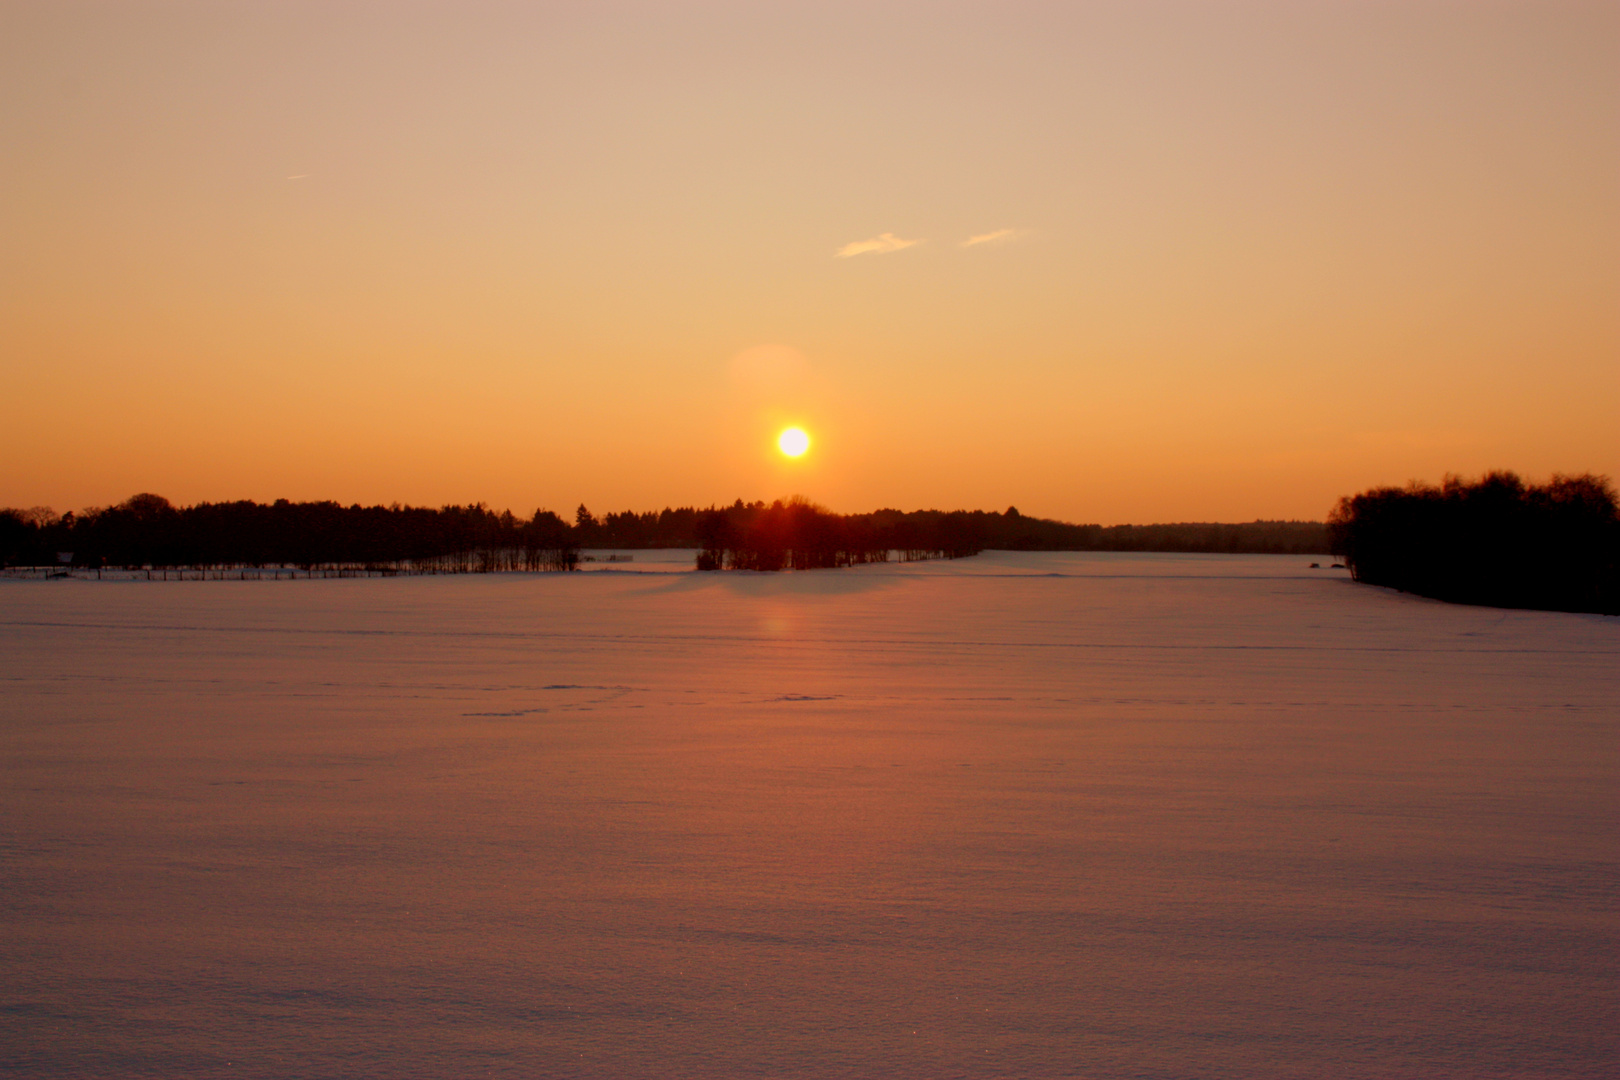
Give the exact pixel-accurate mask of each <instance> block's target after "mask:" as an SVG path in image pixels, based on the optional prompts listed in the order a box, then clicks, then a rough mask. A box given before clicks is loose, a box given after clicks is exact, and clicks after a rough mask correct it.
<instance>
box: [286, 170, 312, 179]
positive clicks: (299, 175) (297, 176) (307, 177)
mask: <svg viewBox="0 0 1620 1080" xmlns="http://www.w3.org/2000/svg"><path fill="white" fill-rule="evenodd" d="M309 176H310V174H309V173H307V172H301V173H299V174H298V175H296V176H289V177H287V179H289V180H308V179H309Z"/></svg>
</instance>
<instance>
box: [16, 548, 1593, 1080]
mask: <svg viewBox="0 0 1620 1080" xmlns="http://www.w3.org/2000/svg"><path fill="white" fill-rule="evenodd" d="M1308 562H1309V560H1308V559H1305V558H1297V557H1268V556H1194V555H1181V556H1178V555H1112V554H1073V555H1068V554H1040V555H1012V554H1001V553H989V554H986V555H983V556H980V557H978V558H974V559H967V560H961V561H957V562H939V563H918V564H910V565H879V566H865V567H858V568H854V569H849V570H837V571H817V572H811V573H801V574H784V575H747V574H718V575H717V574H710V575H699V574H693V573H687V572H684V571H685V570H686V568H687V567H689V566H690V565H691V559H690V553H675V554H670V555H662V554H660V553H649V552H637V553H635V562H633V563H628V564H626V563H615V564H603V563H593V564H586V566H587V572H585V573H579V574H573V575H490V576H467V577H420V578H395V579H373V580H344V581H340V580H332V581H302V580H300V581H296V582H289V581H281V582H268V581H267V582H183V583H181V582H168V583H163V582H153V583H146V582H93V581H88V582H87V581H71V580H69V581H5V582H0V680H3V681H0V686H3V687H4V691H3V695H0V988H3V993H0V1071H3V1070H8V1069H9V1070H12V1071H14V1072H16V1073H18V1074H20V1075H25V1076H75V1077H80V1076H148V1075H150V1076H186V1077H223V1076H233V1077H266V1078H268V1077H325V1076H331V1077H339V1076H341V1077H367V1076H379V1077H405V1076H411V1077H416V1076H421V1077H464V1076H483V1075H494V1076H505V1077H530V1076H539V1077H574V1076H579V1077H600V1078H627V1080H633V1078H654V1077H692V1078H698V1077H703V1078H710V1077H713V1078H721V1077H824V1076H825V1077H845V1076H848V1077H883V1078H893V1080H900V1078H912V1077H916V1078H943V1077H1059V1076H1076V1077H1094V1078H1104V1077H1163V1078H1182V1077H1232V1078H1238V1077H1242V1078H1267V1077H1384V1078H1392V1077H1410V1078H1418V1077H1422V1078H1429V1077H1439V1076H1447V1077H1497V1076H1502V1077H1506V1076H1514V1077H1570V1076H1584V1077H1598V1076H1614V1075H1616V1073H1617V1072H1620V1039H1617V1034H1616V1033H1617V1032H1620V1024H1617V1023H1616V1017H1617V1016H1620V993H1617V979H1616V957H1617V956H1620V947H1617V946H1620V941H1617V937H1620V935H1617V933H1616V931H1617V919H1616V911H1615V898H1616V895H1617V885H1620V873H1617V864H1620V843H1617V839H1620V837H1617V830H1616V824H1617V817H1616V810H1617V786H1616V781H1617V778H1620V777H1617V773H1620V769H1617V764H1620V759H1617V748H1620V741H1617V735H1620V619H1613V618H1603V617H1598V616H1582V615H1563V614H1547V613H1537V612H1514V611H1501V610H1495V609H1488V608H1467V607H1453V606H1448V605H1444V604H1440V603H1435V602H1431V601H1426V600H1421V599H1415V598H1412V597H1408V596H1402V595H1399V594H1395V593H1390V592H1386V591H1384V590H1380V589H1374V588H1369V587H1364V586H1357V585H1354V584H1351V583H1350V582H1349V581H1347V580H1346V579H1345V577H1344V574H1343V571H1334V570H1327V569H1323V570H1309V569H1307V568H1306V564H1307V563H1308Z"/></svg>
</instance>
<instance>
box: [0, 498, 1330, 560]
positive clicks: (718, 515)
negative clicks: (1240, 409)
mask: <svg viewBox="0 0 1620 1080" xmlns="http://www.w3.org/2000/svg"><path fill="white" fill-rule="evenodd" d="M581 548H696V549H699V550H700V551H701V554H700V555H699V556H698V565H699V567H700V568H704V569H749V570H781V569H810V568H814V567H831V566H848V565H852V564H856V563H866V562H886V561H888V560H889V559H891V558H898V559H902V560H910V559H924V558H954V557H959V556H963V555H973V554H976V553H978V552H980V551H983V550H986V549H989V548H997V549H1005V550H1014V551H1179V552H1225V553H1265V554H1294V555H1305V554H1325V553H1326V552H1327V550H1328V536H1327V530H1326V526H1324V525H1323V524H1321V523H1319V522H1308V521H1255V522H1250V523H1248V524H1237V525H1223V524H1213V523H1210V524H1177V525H1113V526H1102V525H1071V524H1066V523H1064V522H1060V521H1050V520H1047V519H1045V518H1035V517H1027V516H1025V515H1023V514H1020V513H1019V512H1018V510H1017V508H1015V507H1009V508H1008V509H1007V510H1006V511H1005V512H1002V513H997V512H994V511H988V512H987V511H983V510H974V511H965V510H955V511H949V512H945V511H938V510H915V511H910V512H904V511H900V510H879V511H876V512H874V513H870V514H834V513H831V512H830V511H827V510H825V509H823V508H821V507H818V506H814V505H812V504H810V503H807V502H804V501H803V500H790V501H788V502H781V501H777V502H774V503H770V504H766V503H764V502H753V503H745V502H743V501H742V500H741V499H739V500H737V501H736V502H735V503H733V504H732V505H731V506H727V507H710V508H708V509H702V510H700V509H697V508H695V507H683V508H680V509H665V510H662V511H656V512H649V513H636V512H634V511H626V512H624V513H616V514H607V515H605V516H604V517H600V518H599V517H597V516H595V515H593V514H592V513H591V512H590V511H589V510H587V509H586V508H585V507H584V506H581V507H579V508H578V509H577V510H576V511H575V513H574V520H573V522H572V523H569V522H567V521H565V520H563V519H562V518H561V517H560V516H559V515H557V514H555V513H553V512H551V511H549V510H537V511H535V513H534V514H533V516H531V517H528V518H519V517H516V516H514V515H513V514H512V513H511V512H510V511H503V512H496V511H494V510H491V509H489V508H488V507H486V506H483V505H481V504H480V505H473V506H444V507H440V508H438V509H433V508H430V507H411V506H399V505H394V506H360V505H353V506H342V505H340V504H338V503H335V502H315V503H293V502H288V501H287V500H285V499H282V500H278V501H276V502H274V503H267V504H261V503H255V502H247V501H242V502H230V503H198V504H197V505H195V506H185V507H176V506H174V505H172V504H171V503H170V502H169V501H168V500H167V499H165V498H163V497H162V496H159V495H151V494H142V495H136V496H134V497H133V498H130V499H128V500H127V501H125V502H123V503H120V504H118V505H117V506H113V507H108V508H106V509H91V510H85V511H83V512H81V513H78V514H72V513H69V514H63V515H61V516H60V517H58V516H57V515H55V514H53V513H52V512H50V511H49V510H45V509H42V508H35V509H31V510H0V565H5V566H63V565H67V566H73V567H81V568H87V567H153V568H159V567H171V568H182V567H184V568H199V569H208V568H221V567H241V566H249V567H264V566H287V567H299V568H302V569H305V570H309V569H314V568H327V567H343V566H351V567H367V568H371V569H374V570H380V571H390V572H404V573H475V572H488V571H497V570H569V569H573V568H575V567H576V566H577V565H578V562H579V551H580V549H581Z"/></svg>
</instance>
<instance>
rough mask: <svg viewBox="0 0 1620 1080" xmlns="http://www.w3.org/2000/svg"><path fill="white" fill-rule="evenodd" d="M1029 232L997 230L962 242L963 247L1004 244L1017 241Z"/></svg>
mask: <svg viewBox="0 0 1620 1080" xmlns="http://www.w3.org/2000/svg"><path fill="white" fill-rule="evenodd" d="M1027 232H1029V230H1028V229H997V230H996V231H995V232H987V233H980V234H979V235H978V236H970V237H968V238H967V239H966V240H964V241H962V245H961V246H962V247H977V246H978V245H979V244H1004V243H1006V242H1007V241H1008V240H1016V239H1018V238H1019V237H1020V236H1023V235H1024V234H1025V233H1027Z"/></svg>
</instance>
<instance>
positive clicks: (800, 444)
mask: <svg viewBox="0 0 1620 1080" xmlns="http://www.w3.org/2000/svg"><path fill="white" fill-rule="evenodd" d="M776 448H777V449H778V450H780V451H782V453H784V454H786V455H787V456H788V457H803V456H804V452H805V451H806V450H808V449H810V436H808V435H806V434H805V433H804V428H796V427H790V428H788V429H787V430H786V431H784V432H782V434H780V435H778V436H777V437H776Z"/></svg>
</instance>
